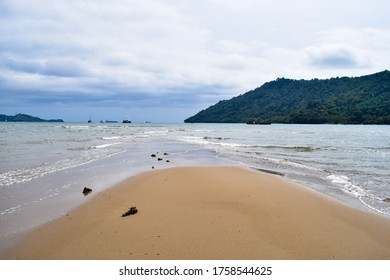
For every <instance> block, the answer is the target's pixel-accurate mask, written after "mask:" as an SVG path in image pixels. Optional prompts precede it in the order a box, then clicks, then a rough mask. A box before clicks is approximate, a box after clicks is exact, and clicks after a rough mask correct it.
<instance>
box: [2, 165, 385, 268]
mask: <svg viewBox="0 0 390 280" xmlns="http://www.w3.org/2000/svg"><path fill="white" fill-rule="evenodd" d="M132 206H135V207H136V208H137V210H138V212H137V213H136V214H134V215H130V216H126V217H122V214H123V213H125V212H126V211H127V210H128V209H129V208H130V207H132ZM389 236H390V219H389V218H387V217H384V216H380V215H376V214H373V213H369V212H365V211H362V210H358V209H354V208H351V207H349V206H347V205H344V204H341V203H339V202H337V201H334V200H333V199H330V198H328V197H326V196H324V195H322V194H319V193H317V192H315V191H312V190H310V189H308V188H305V187H303V186H300V185H296V184H293V183H290V182H288V181H286V180H284V179H283V178H281V177H279V176H277V175H271V174H266V173H262V172H256V171H252V170H249V169H245V168H240V167H206V166H205V167H178V168H171V169H163V170H153V171H150V172H146V173H143V174H140V175H137V176H134V177H131V178H129V179H128V180H126V181H124V182H122V183H121V184H119V185H117V186H115V187H113V188H111V189H109V190H106V191H104V192H101V193H98V194H95V195H94V197H93V198H92V199H91V200H90V201H88V202H86V203H85V204H83V205H82V206H80V207H78V208H77V209H74V210H72V211H70V212H69V213H68V214H67V215H66V216H63V217H61V218H59V219H57V220H55V221H52V222H50V223H48V224H46V225H43V226H42V227H40V228H38V229H37V230H35V231H33V232H32V233H31V234H29V235H28V236H27V237H26V238H25V239H24V240H23V241H22V242H20V243H19V244H18V246H17V247H15V248H13V249H12V250H11V251H9V252H6V253H5V254H3V255H1V256H0V257H1V259H60V260H63V259H138V260H142V259H165V260H167V259H168V260H172V259H181V260H196V259H287V260H289V259H302V260H306V259H325V260H328V259H350V260H354V259H390V238H389Z"/></svg>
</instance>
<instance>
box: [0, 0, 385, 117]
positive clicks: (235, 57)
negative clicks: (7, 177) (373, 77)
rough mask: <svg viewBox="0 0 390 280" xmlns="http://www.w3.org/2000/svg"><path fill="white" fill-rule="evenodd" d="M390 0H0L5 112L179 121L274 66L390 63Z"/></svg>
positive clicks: (303, 70)
mask: <svg viewBox="0 0 390 280" xmlns="http://www.w3.org/2000/svg"><path fill="white" fill-rule="evenodd" d="M389 11H390V1H388V0H367V1H363V0H310V1H309V0H294V1H287V0H285V1H282V0H267V1H263V0H257V1H256V0H240V1H237V0H225V1H223V0H194V1H191V0H188V1H181V0H165V1H162V0H113V1H107V0H50V1H47V0H29V1H26V0H0V98H1V99H0V100H1V101H0V113H5V114H9V115H13V114H15V113H16V112H20V113H27V114H31V115H35V116H40V117H43V118H63V119H64V120H65V121H82V122H84V121H86V120H87V119H88V118H89V116H90V115H91V117H92V118H93V120H94V121H100V120H106V119H110V120H119V121H121V120H122V119H123V118H130V119H132V120H133V121H135V122H145V121H153V122H182V121H183V120H184V119H185V118H187V117H190V116H192V115H194V114H195V113H197V112H198V111H199V110H201V109H205V108H206V107H208V106H210V105H213V104H214V103H216V102H218V101H219V100H222V99H230V98H231V97H234V96H237V95H239V94H242V93H245V92H247V91H249V90H251V89H254V88H256V87H259V86H261V85H262V84H263V83H265V82H267V81H271V80H274V79H276V78H278V77H285V78H293V79H312V78H330V77H336V76H360V75H366V74H371V73H375V72H379V71H383V70H385V69H389V68H390V67H389V65H390V47H389V46H390V17H389Z"/></svg>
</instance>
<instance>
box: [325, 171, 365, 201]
mask: <svg viewBox="0 0 390 280" xmlns="http://www.w3.org/2000/svg"><path fill="white" fill-rule="evenodd" d="M326 179H327V180H329V181H331V182H332V183H334V184H336V185H339V186H341V187H342V190H343V191H344V192H346V193H348V194H352V195H353V196H355V197H358V198H361V197H364V196H366V195H367V193H366V192H365V190H364V189H363V188H362V187H360V186H358V185H356V184H354V183H353V182H352V181H351V180H350V178H348V177H347V176H345V175H335V174H332V175H329V176H327V177H326Z"/></svg>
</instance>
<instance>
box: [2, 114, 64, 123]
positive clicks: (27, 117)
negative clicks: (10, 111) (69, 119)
mask: <svg viewBox="0 0 390 280" xmlns="http://www.w3.org/2000/svg"><path fill="white" fill-rule="evenodd" d="M0 122H64V121H63V120H62V119H57V120H44V119H41V118H38V117H33V116H30V115H26V114H16V115H15V116H7V115H3V114H0Z"/></svg>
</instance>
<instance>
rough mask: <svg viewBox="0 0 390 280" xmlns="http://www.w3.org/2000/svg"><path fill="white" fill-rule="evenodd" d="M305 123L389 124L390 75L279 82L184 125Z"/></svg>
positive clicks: (204, 112)
mask: <svg viewBox="0 0 390 280" xmlns="http://www.w3.org/2000/svg"><path fill="white" fill-rule="evenodd" d="M248 121H259V122H272V123H302V124H322V123H331V124H390V72H389V71H387V70H386V71H383V72H379V73H376V74H372V75H368V76H362V77H355V78H348V77H342V78H338V77H337V78H331V79H325V80H319V79H313V80H292V79H285V78H279V79H277V80H275V81H272V82H268V83H265V84H264V85H262V86H261V87H259V88H256V89H254V90H251V91H249V92H247V93H245V94H243V95H240V96H237V97H234V98H232V99H230V100H223V101H220V102H218V103H217V104H215V105H213V106H211V107H209V108H207V109H205V110H202V111H200V112H199V113H197V114H196V115H194V116H192V117H190V118H188V119H186V120H185V122H187V123H240V122H248Z"/></svg>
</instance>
